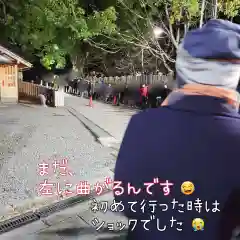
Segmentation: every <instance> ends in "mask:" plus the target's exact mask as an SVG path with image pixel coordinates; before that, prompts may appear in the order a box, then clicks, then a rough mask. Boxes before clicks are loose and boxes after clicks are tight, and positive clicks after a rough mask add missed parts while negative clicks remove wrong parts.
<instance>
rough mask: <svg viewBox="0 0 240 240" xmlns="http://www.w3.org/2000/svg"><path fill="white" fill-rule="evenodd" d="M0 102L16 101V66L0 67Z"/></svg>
mask: <svg viewBox="0 0 240 240" xmlns="http://www.w3.org/2000/svg"><path fill="white" fill-rule="evenodd" d="M0 101H1V102H17V101H18V66H17V65H16V64H15V65H7V64H6V65H2V64H1V65H0Z"/></svg>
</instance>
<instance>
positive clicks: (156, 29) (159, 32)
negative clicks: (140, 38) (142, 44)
mask: <svg viewBox="0 0 240 240" xmlns="http://www.w3.org/2000/svg"><path fill="white" fill-rule="evenodd" d="M163 33H164V30H163V29H162V28H161V27H157V26H156V27H153V36H154V38H155V39H158V38H159V37H160V36H161V35H162V34H163ZM141 54H142V73H143V69H144V49H143V48H142V50H141Z"/></svg>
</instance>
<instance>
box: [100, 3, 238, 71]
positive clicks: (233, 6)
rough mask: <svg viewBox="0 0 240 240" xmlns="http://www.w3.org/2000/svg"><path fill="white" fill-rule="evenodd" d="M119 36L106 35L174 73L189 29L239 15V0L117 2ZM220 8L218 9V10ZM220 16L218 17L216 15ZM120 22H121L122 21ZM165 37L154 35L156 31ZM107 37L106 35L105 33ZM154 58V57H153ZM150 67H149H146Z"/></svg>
mask: <svg viewBox="0 0 240 240" xmlns="http://www.w3.org/2000/svg"><path fill="white" fill-rule="evenodd" d="M117 2H118V5H117V8H116V9H117V11H118V13H119V16H120V17H119V21H118V34H114V35H111V36H109V35H106V36H105V37H106V38H108V39H110V40H111V41H116V42H122V43H124V44H125V45H126V44H128V45H131V46H134V48H138V49H139V52H140V51H141V50H142V52H143V53H144V59H145V55H147V56H149V55H152V57H154V58H157V59H158V62H160V63H162V65H163V66H164V68H165V69H167V71H168V72H171V71H172V70H173V67H174V64H175V57H176V50H177V48H178V45H179V43H180V41H181V39H182V38H183V37H184V35H185V34H186V32H187V31H188V30H189V29H192V28H196V27H198V26H202V24H203V23H204V22H205V21H206V20H207V19H209V18H211V17H214V16H215V15H216V14H217V13H218V14H220V13H221V14H223V15H225V18H229V17H234V16H236V14H237V13H238V11H239V9H240V7H239V3H238V2H239V1H238V0H232V1H231V0H228V1H225V0H220V1H219V2H218V3H217V2H216V0H215V1H214V0H212V2H210V3H209V2H205V1H204V0H200V1H198V0H171V1H170V0H169V1H168V0H139V1H138V0H131V1H129V0H118V1H117ZM216 9H217V10H216ZM217 16H218V15H217ZM120 21H121V22H120ZM156 27H157V28H161V29H162V30H163V34H161V35H159V36H158V37H156V36H154V34H153V33H154V31H155V28H156ZM103 35H104V34H103ZM150 59H151V58H150ZM146 67H148V66H146Z"/></svg>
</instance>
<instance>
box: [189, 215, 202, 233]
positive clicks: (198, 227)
mask: <svg viewBox="0 0 240 240" xmlns="http://www.w3.org/2000/svg"><path fill="white" fill-rule="evenodd" d="M192 227H193V230H194V231H195V232H196V231H203V230H204V221H203V220H202V219H201V218H195V219H193V221H192Z"/></svg>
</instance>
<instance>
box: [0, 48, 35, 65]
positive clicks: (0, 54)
mask: <svg viewBox="0 0 240 240" xmlns="http://www.w3.org/2000/svg"><path fill="white" fill-rule="evenodd" d="M11 63H17V64H18V66H19V68H20V69H26V68H31V67H32V64H31V63H30V62H28V61H26V60H24V59H23V58H22V57H20V56H18V55H17V54H15V53H13V52H11V51H10V50H8V49H7V48H5V47H3V46H1V45H0V64H11Z"/></svg>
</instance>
